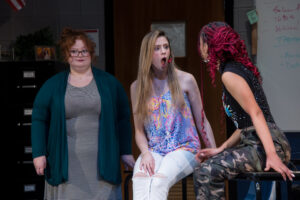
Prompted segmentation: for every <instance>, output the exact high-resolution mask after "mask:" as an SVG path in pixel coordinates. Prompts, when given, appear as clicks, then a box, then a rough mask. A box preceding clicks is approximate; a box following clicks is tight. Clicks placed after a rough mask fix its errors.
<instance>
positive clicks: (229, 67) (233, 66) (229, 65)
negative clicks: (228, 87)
mask: <svg viewBox="0 0 300 200" xmlns="http://www.w3.org/2000/svg"><path fill="white" fill-rule="evenodd" d="M220 69H221V73H224V72H239V71H242V70H244V69H245V66H244V65H243V64H242V63H239V62H235V61H229V62H225V63H222V64H221V68H220Z"/></svg>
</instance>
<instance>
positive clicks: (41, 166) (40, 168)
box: [33, 156, 47, 176]
mask: <svg viewBox="0 0 300 200" xmlns="http://www.w3.org/2000/svg"><path fill="white" fill-rule="evenodd" d="M46 162H47V161H46V156H39V157H36V158H34V159H33V165H34V168H35V171H36V173H37V175H40V176H42V175H44V170H45V168H46Z"/></svg>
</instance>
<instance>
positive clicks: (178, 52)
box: [151, 22, 186, 57]
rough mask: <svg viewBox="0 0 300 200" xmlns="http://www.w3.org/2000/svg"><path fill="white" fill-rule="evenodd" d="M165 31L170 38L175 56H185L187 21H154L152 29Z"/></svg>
mask: <svg viewBox="0 0 300 200" xmlns="http://www.w3.org/2000/svg"><path fill="white" fill-rule="evenodd" d="M156 29H157V30H161V31H164V32H165V33H166V35H167V37H168V38H169V39H170V43H171V47H172V51H173V53H174V56H175V57H185V56H186V52H185V23H184V22H177V23H172V22H164V23H152V24H151V30H156Z"/></svg>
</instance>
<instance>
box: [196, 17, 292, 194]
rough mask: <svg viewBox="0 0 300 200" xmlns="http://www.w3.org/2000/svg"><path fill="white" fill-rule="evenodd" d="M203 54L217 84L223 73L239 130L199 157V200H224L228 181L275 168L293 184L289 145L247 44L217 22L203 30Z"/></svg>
mask: <svg viewBox="0 0 300 200" xmlns="http://www.w3.org/2000/svg"><path fill="white" fill-rule="evenodd" d="M198 50H199V53H200V54H201V57H202V59H203V61H204V62H205V63H207V65H208V69H209V72H210V75H211V77H212V82H213V83H214V80H215V74H216V72H219V73H220V74H221V80H222V83H223V97H222V101H223V105H224V110H225V112H226V114H227V115H228V117H230V118H231V120H232V121H233V122H234V124H235V126H236V131H235V132H234V133H233V134H232V136H231V137H230V138H229V139H228V140H226V141H225V142H224V143H223V144H222V145H221V146H220V147H218V148H208V149H202V150H200V151H199V152H198V153H197V155H196V158H197V159H198V161H199V162H200V163H201V164H200V167H198V168H196V169H195V171H194V184H195V192H196V197H197V200H200V199H201V200H205V199H209V200H212V199H225V192H224V185H225V184H224V180H225V179H232V178H234V177H236V176H237V175H238V174H240V173H243V172H249V171H250V172H251V171H269V170H270V169H273V170H275V171H277V172H279V173H281V174H282V176H283V179H284V180H286V178H288V179H290V180H292V178H293V176H294V175H293V172H292V171H291V170H289V169H288V168H287V167H286V165H285V164H287V163H288V162H289V160H290V157H291V153H290V146H289V143H288V141H287V139H286V137H285V135H284V133H283V132H282V131H280V130H279V128H278V127H277V126H276V124H275V121H274V119H273V117H272V114H271V111H270V109H269V106H268V102H267V99H266V96H265V94H264V91H263V88H262V78H261V76H260V73H259V71H258V69H257V67H256V66H255V65H254V64H253V63H252V62H251V60H250V59H249V57H248V53H247V51H246V46H245V44H244V41H243V40H241V39H240V36H239V35H238V34H237V33H236V32H235V31H234V30H233V29H232V28H231V27H230V26H229V25H228V24H226V23H224V22H212V23H209V24H207V25H205V26H204V27H203V28H202V29H201V31H200V34H199V49H198Z"/></svg>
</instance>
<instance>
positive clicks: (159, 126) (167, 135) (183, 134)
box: [145, 91, 200, 156]
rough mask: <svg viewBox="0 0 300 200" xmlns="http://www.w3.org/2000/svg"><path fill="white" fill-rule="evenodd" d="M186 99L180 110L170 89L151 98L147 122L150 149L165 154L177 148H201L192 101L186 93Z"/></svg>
mask: <svg viewBox="0 0 300 200" xmlns="http://www.w3.org/2000/svg"><path fill="white" fill-rule="evenodd" d="M184 101H185V105H184V106H183V107H182V108H181V109H180V110H179V109H178V108H176V107H175V106H174V105H173V104H172V96H171V92H170V91H168V92H167V93H165V94H163V95H161V96H158V97H152V98H151V100H150V108H149V112H150V116H149V121H148V123H147V124H145V131H146V133H147V138H148V146H149V150H150V151H153V152H155V153H159V154H160V155H163V156H164V155H166V154H167V153H169V152H172V151H175V150H177V149H184V150H187V151H190V152H192V153H196V152H197V150H198V149H199V148H200V141H199V137H198V133H197V129H196V126H195V122H194V119H193V116H192V112H191V106H190V102H189V100H188V98H187V95H186V94H185V93H184Z"/></svg>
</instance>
